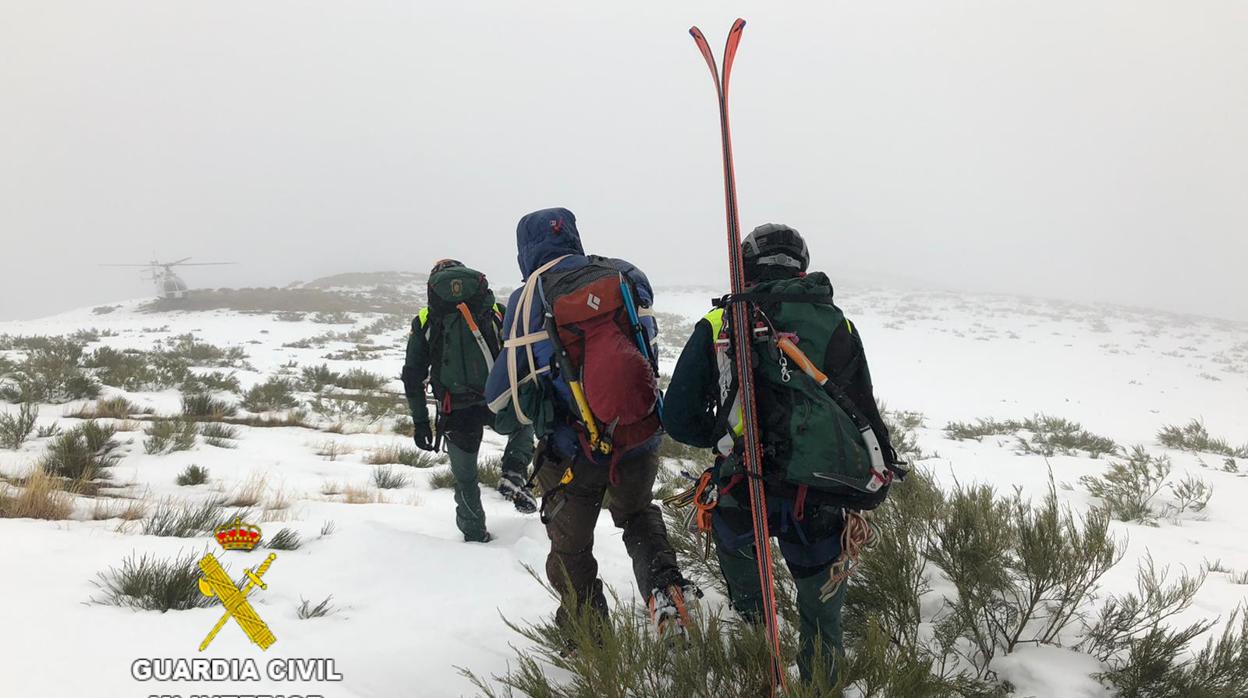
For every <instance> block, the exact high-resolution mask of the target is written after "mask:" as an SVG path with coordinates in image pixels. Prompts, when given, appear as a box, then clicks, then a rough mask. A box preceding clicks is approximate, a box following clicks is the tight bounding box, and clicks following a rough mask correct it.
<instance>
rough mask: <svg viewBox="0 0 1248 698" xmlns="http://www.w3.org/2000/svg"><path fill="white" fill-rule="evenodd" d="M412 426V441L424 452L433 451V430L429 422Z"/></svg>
mask: <svg viewBox="0 0 1248 698" xmlns="http://www.w3.org/2000/svg"><path fill="white" fill-rule="evenodd" d="M412 426H413V429H412V432H413V433H412V440H413V441H415V442H416V448H419V449H420V450H422V451H432V450H433V429H432V428H430V426H429V422H416V423H415V424H413V425H412Z"/></svg>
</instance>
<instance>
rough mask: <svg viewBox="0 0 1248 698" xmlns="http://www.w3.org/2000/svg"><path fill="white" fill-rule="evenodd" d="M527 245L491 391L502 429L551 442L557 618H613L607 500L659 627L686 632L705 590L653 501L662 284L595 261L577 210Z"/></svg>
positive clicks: (538, 222)
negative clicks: (690, 574)
mask: <svg viewBox="0 0 1248 698" xmlns="http://www.w3.org/2000/svg"><path fill="white" fill-rule="evenodd" d="M516 245H517V247H518V250H519V255H518V261H519V264H520V272H521V273H522V274H523V275H524V277H525V279H526V281H525V285H524V286H523V287H522V288H520V289H517V290H516V291H515V292H514V293H513V294H512V296H511V299H510V301H509V302H508V304H507V315H506V319H505V320H504V322H503V336H504V337H505V338H506V342H505V345H504V347H505V348H504V350H503V354H502V356H500V357H499V360H498V362H497V363H495V365H494V370H493V371H492V372H491V373H490V380H489V383H488V384H487V389H486V395H487V398H488V399H489V405H490V409H492V410H494V411H495V412H498V413H499V418H500V422H499V423H500V426H501V425H503V423H504V422H508V423H518V424H533V425H534V428H535V430H536V433H537V436H538V439H539V442H538V448H537V454H538V455H537V458H536V459H535V462H534V468H535V472H536V477H537V481H538V484H539V486H540V488H541V491H542V492H543V496H542V507H541V509H542V521H543V523H544V524H546V533H547V536H548V537H549V538H550V554H549V555H548V556H547V558H546V577H547V579H549V580H550V583H551V584H552V585H553V586H554V588H555V589H557V590H559V592H560V593H561V594H562V595H563V598H564V603H563V604H561V606H560V608H559V611H558V613H556V621H557V622H558V623H559V624H560V625H561V626H565V627H566V624H567V622H568V620H569V614H571V613H573V612H574V611H576V610H578V609H582V608H586V607H587V608H588V609H590V610H591V611H592V612H593V613H596V614H598V615H599V616H600V617H602V618H604V619H605V617H606V615H607V600H606V596H605V595H604V594H603V587H602V581H601V580H600V579H599V578H598V562H597V560H595V559H594V552H593V546H594V527H595V524H596V522H597V520H598V514H599V512H600V510H601V509H602V502H603V496H604V495H607V496H609V498H610V500H609V503H608V505H607V509H608V510H609V511H610V512H611V519H612V521H613V522H614V523H615V526H616V527H617V528H620V529H622V530H623V538H624V547H625V549H626V550H627V551H628V554H629V556H630V557H631V558H632V560H633V573H634V575H635V577H636V580H637V588H638V590H639V591H640V592H641V593H642V594H646V595H647V596H648V597H649V608H650V615H651V619H652V621H653V622H654V624H655V626H656V629H657V630H658V631H659V632H660V633H663V632H665V631H666V630H667V629H668V627H669V626H670V624H671V623H675V624H676V626H678V627H679V628H683V627H684V623H685V621H686V620H687V619H688V616H687V613H686V609H687V606H688V605H689V604H692V603H693V602H694V601H695V600H696V597H698V596H700V595H701V592H700V591H698V590H697V587H696V586H694V585H693V584H692V583H691V582H689V581H688V580H686V579H685V578H684V577H683V576H682V575H681V572H680V569H679V568H678V566H677V562H676V554H675V553H674V552H673V551H672V546H671V543H670V542H669V541H668V538H667V529H666V527H665V526H664V524H663V516H662V513H661V512H660V511H659V508H658V507H657V506H656V505H654V504H653V502H652V501H651V500H652V495H651V489H652V487H653V486H654V480H655V476H656V474H657V473H658V469H659V458H658V455H657V449H658V445H659V439H660V431H659V428H660V425H659V413H658V409H657V403H658V400H659V389H658V379H657V373H658V372H657V364H656V363H655V362H654V357H655V356H656V355H657V354H656V353H655V351H656V350H655V346H654V338H655V337H656V335H657V334H658V326H657V324H656V323H655V321H654V318H653V317H652V316H651V315H650V312H649V308H650V307H651V305H652V303H653V299H654V293H653V291H652V289H651V288H650V282H649V281H648V280H647V279H646V276H645V274H643V273H642V272H641V270H640V269H638V268H636V267H634V266H633V265H631V264H629V263H628V262H625V261H623V260H619V259H608V258H605V257H597V256H586V255H585V251H584V249H583V248H582V246H581V238H580V233H579V232H577V229H576V217H575V216H573V215H572V212H571V211H569V210H567V209H564V208H552V209H545V210H541V211H535V212H533V213H530V214H528V215H526V216H524V217H523V218H521V219H520V223H519V225H518V226H517V227H516Z"/></svg>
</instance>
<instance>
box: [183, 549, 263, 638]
mask: <svg viewBox="0 0 1248 698" xmlns="http://www.w3.org/2000/svg"><path fill="white" fill-rule="evenodd" d="M276 559H277V555H276V554H273V553H270V554H269V556H268V557H267V558H265V560H264V562H262V563H260V566H259V567H257V568H256V569H255V570H254V571H253V570H247V571H246V573H247V583H246V584H244V585H243V586H242V587H241V588H239V587H236V586H234V580H232V579H230V575H228V574H226V573H225V569H224V568H223V567H221V563H219V562H217V558H215V557H213V556H212V553H207V554H205V555H204V558H203V559H202V560H200V561H199V569H201V570H203V572H204V576H203V577H200V579H199V592H200V593H201V594H203V595H204V596H215V597H217V598H218V599H220V600H221V605H222V606H225V615H223V616H221V620H219V621H217V624H216V625H215V626H213V628H212V631H211V632H209V633H208V637H205V638H204V641H203V643H201V644H200V646H199V651H200V652H203V651H204V650H205V649H207V647H208V645H209V644H211V643H212V639H213V638H215V637H216V636H217V633H219V632H221V628H223V627H225V623H226V621H228V620H229V619H230V618H233V619H234V620H235V621H236V622H237V623H238V627H240V628H242V630H243V632H244V633H246V634H247V637H248V638H249V639H251V641H252V642H254V643H256V644H257V645H260V649H262V650H266V649H268V648H269V645H271V644H273V643H274V642H277V638H276V637H275V636H274V635H273V631H272V630H269V626H268V625H266V624H265V622H264V621H263V620H261V619H260V615H259V614H257V613H256V609H254V608H252V607H251V602H249V601H248V600H247V595H248V594H250V593H251V590H252V589H253V588H254V587H260V588H261V589H268V588H269V587H268V586H267V585H266V584H265V583H264V580H263V579H261V577H263V576H264V573H265V572H267V571H268V570H269V566H270V565H272V564H273V561H274V560H276Z"/></svg>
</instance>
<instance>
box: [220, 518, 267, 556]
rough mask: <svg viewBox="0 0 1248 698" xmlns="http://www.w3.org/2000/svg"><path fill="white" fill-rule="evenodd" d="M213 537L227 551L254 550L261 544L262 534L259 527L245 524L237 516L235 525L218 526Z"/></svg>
mask: <svg viewBox="0 0 1248 698" xmlns="http://www.w3.org/2000/svg"><path fill="white" fill-rule="evenodd" d="M213 536H214V537H215V538H216V539H217V542H218V543H220V544H221V547H222V548H225V549H226V550H252V549H253V548H255V547H256V544H258V543H259V542H260V536H261V533H260V527H259V526H252V525H251V524H247V523H243V522H242V519H240V518H239V517H237V516H236V517H234V522H233V523H227V524H222V525H220V526H217V528H216V529H215V530H214V531H213Z"/></svg>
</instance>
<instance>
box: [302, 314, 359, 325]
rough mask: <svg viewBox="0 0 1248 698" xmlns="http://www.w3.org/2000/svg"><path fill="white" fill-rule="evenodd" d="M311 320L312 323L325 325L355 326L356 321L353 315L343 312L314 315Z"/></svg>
mask: <svg viewBox="0 0 1248 698" xmlns="http://www.w3.org/2000/svg"><path fill="white" fill-rule="evenodd" d="M311 320H312V322H317V323H320V324H323V325H354V324H355V319H354V318H352V317H351V314H350V313H344V312H342V311H338V312H332V313H326V312H320V313H315V314H314V315H312V318H311Z"/></svg>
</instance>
